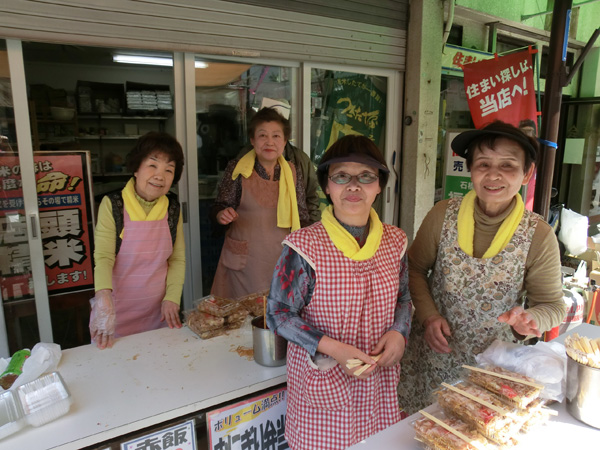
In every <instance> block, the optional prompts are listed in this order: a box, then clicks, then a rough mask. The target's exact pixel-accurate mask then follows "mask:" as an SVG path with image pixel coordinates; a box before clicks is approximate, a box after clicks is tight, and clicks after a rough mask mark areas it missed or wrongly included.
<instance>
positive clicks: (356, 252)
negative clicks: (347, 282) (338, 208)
mask: <svg viewBox="0 0 600 450" xmlns="http://www.w3.org/2000/svg"><path fill="white" fill-rule="evenodd" d="M369 222H370V224H371V225H370V227H369V235H368V236H367V241H366V242H365V245H363V247H362V248H360V246H359V245H358V242H356V239H355V238H354V236H352V235H351V234H350V233H348V231H347V230H346V229H345V228H344V227H343V226H342V225H340V223H339V222H338V220H337V219H336V218H335V216H334V215H333V206H331V205H329V206H328V207H327V208H326V209H325V210H323V213H322V214H321V223H322V224H323V226H324V227H325V231H327V234H328V235H329V238H330V239H331V240H332V241H333V244H334V245H335V247H336V248H337V249H338V250H339V251H341V252H342V253H343V254H344V256H345V257H346V258H350V259H353V260H354V261H365V260H367V259H369V258H372V257H373V255H375V252H376V251H377V249H378V248H379V244H381V238H382V237H383V224H382V223H381V220H379V216H378V215H377V213H376V212H375V210H374V209H373V208H371V212H370V213H369Z"/></svg>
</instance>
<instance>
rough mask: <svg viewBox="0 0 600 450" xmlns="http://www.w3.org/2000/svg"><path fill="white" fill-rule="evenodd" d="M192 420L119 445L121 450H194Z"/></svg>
mask: <svg viewBox="0 0 600 450" xmlns="http://www.w3.org/2000/svg"><path fill="white" fill-rule="evenodd" d="M196 449H197V446H196V435H195V433H194V420H193V419H192V420H188V421H187V422H184V423H181V424H179V425H175V426H172V427H169V428H166V429H164V430H160V431H156V432H154V433H151V434H148V435H146V436H142V437H139V438H136V439H133V440H131V441H128V442H123V443H122V444H121V450H196Z"/></svg>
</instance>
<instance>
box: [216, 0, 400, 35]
mask: <svg viewBox="0 0 600 450" xmlns="http://www.w3.org/2000/svg"><path fill="white" fill-rule="evenodd" d="M227 1H229V2H234V3H243V4H245V5H256V6H265V7H267V8H275V9H282V10H284V11H295V12H300V13H308V14H314V15H316V16H322V17H331V18H334V19H343V20H350V21H352V22H359V23H369V24H371V25H380V26H382V27H388V28H398V29H400V30H406V29H407V27H408V0H359V1H355V0H227Z"/></svg>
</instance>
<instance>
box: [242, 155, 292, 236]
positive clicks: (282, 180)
mask: <svg viewBox="0 0 600 450" xmlns="http://www.w3.org/2000/svg"><path fill="white" fill-rule="evenodd" d="M255 160H256V152H255V151H254V149H252V150H250V151H249V152H248V153H246V154H245V155H244V156H242V158H241V159H240V160H239V161H238V163H237V164H236V166H235V168H234V169H233V174H232V175H231V179H232V180H235V179H236V178H237V177H238V176H240V175H242V176H243V177H244V178H248V177H250V175H252V171H253V170H254V162H255ZM277 162H278V163H279V167H281V173H280V175H279V197H278V200H277V226H278V227H279V228H291V230H292V231H296V230H298V229H300V216H299V214H298V199H297V198H296V185H295V184H294V176H293V174H292V168H291V167H290V165H289V163H288V162H287V161H286V160H285V158H284V157H283V156H279V158H277Z"/></svg>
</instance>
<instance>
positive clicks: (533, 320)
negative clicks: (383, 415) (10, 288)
mask: <svg viewBox="0 0 600 450" xmlns="http://www.w3.org/2000/svg"><path fill="white" fill-rule="evenodd" d="M537 148H538V146H537V141H536V140H535V138H533V137H529V136H527V135H525V134H524V133H523V132H522V131H521V130H519V129H518V128H516V127H514V126H512V125H509V124H506V123H503V122H499V121H497V122H493V123H492V124H490V125H488V126H486V127H485V128H483V129H481V130H472V131H466V132H464V133H461V134H459V135H458V136H457V137H456V138H455V139H454V140H453V141H452V149H453V150H454V152H455V153H457V154H458V155H460V156H462V157H463V158H465V159H466V163H467V168H468V169H469V170H470V171H471V180H472V182H473V190H472V191H470V192H469V193H468V194H467V195H465V197H464V198H454V199H450V200H443V201H441V202H439V203H437V204H436V205H435V206H434V207H433V208H432V209H431V211H429V213H428V214H427V216H426V217H425V219H424V220H423V223H422V224H421V227H420V229H419V231H418V233H417V236H416V238H415V240H414V242H413V244H412V246H411V248H410V250H409V252H408V258H409V267H410V292H411V296H412V298H413V302H414V306H415V318H416V320H415V322H416V323H415V324H414V326H413V330H412V332H411V337H410V347H409V350H408V351H407V353H406V355H405V357H404V360H403V368H402V369H403V370H402V377H401V382H402V384H403V385H404V386H410V389H402V390H400V391H399V397H400V404H401V406H402V407H403V408H404V410H405V411H406V412H407V413H408V414H412V413H414V412H416V411H418V410H419V409H420V408H423V407H425V406H427V405H429V404H431V403H432V402H433V400H432V399H431V392H432V391H433V389H435V388H436V387H437V386H439V384H440V383H442V382H447V381H452V380H455V379H457V378H458V377H459V376H460V374H461V370H462V369H461V366H462V365H463V364H473V363H475V355H477V354H479V353H481V352H483V351H484V350H485V349H486V348H487V347H489V345H490V344H491V343H492V342H493V341H494V340H495V339H499V340H503V341H511V342H512V341H513V340H515V339H520V340H523V339H525V337H527V336H537V337H539V336H541V333H542V332H544V331H547V330H549V329H551V328H553V327H554V326H557V325H559V324H560V323H561V321H562V319H563V318H564V316H565V303H564V301H563V300H562V283H561V263H560V253H559V249H558V242H557V240H556V237H555V235H554V232H553V230H552V228H551V227H550V226H549V225H548V224H547V223H546V222H544V220H542V218H541V217H540V216H538V215H537V214H534V213H531V212H529V211H527V210H525V208H524V205H523V200H522V199H521V196H520V194H519V189H520V188H521V186H523V185H525V184H527V183H528V182H529V179H530V178H531V176H532V174H533V172H534V168H535V165H534V162H535V159H536V153H537ZM524 293H526V297H527V300H528V305H529V308H528V309H524V307H523V305H522V304H521V300H522V298H523V294H524Z"/></svg>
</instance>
